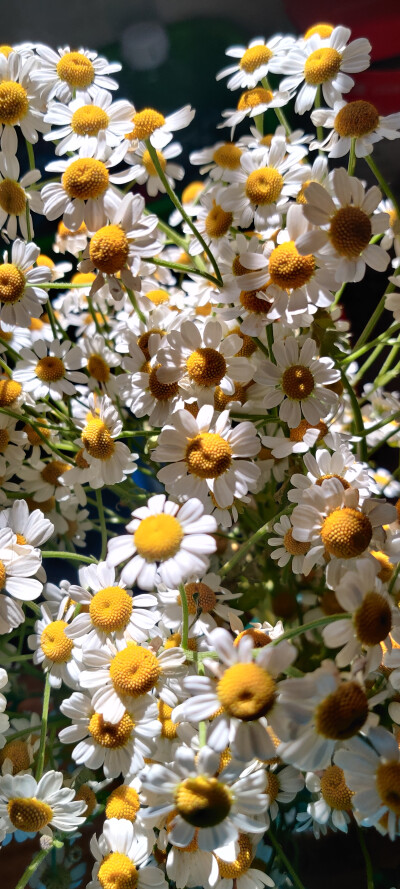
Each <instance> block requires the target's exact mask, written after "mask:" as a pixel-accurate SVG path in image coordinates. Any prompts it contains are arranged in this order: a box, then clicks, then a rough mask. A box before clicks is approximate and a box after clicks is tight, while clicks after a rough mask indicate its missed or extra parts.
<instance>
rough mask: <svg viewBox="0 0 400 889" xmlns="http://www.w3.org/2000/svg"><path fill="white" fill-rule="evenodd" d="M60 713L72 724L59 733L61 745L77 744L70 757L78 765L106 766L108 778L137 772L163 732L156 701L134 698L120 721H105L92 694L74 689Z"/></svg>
mask: <svg viewBox="0 0 400 889" xmlns="http://www.w3.org/2000/svg"><path fill="white" fill-rule="evenodd" d="M60 710H61V712H62V713H63V714H64V716H67V717H68V719H71V721H72V722H71V725H69V726H67V727H66V728H63V729H62V730H61V731H60V733H59V736H58V737H59V739H60V741H61V743H62V744H75V746H74V748H73V750H72V753H71V756H72V759H73V760H74V761H75V762H76V763H77V765H83V766H85V767H86V768H88V769H100V768H101V769H103V771H104V775H105V777H106V778H117V777H118V775H121V774H122V775H123V776H124V777H125V776H127V775H136V774H137V772H138V771H140V769H142V768H143V766H144V759H143V757H144V756H147V757H148V756H151V754H152V752H153V751H154V747H155V742H156V737H157V735H158V734H159V732H160V725H159V723H158V721H157V703H156V701H151V699H150V700H149V698H148V697H146V698H144V699H143V700H141V699H139V700H136V701H135V700H132V701H130V703H129V709H128V710H125V712H124V714H123V716H122V717H121V719H120V720H119V722H115V723H111V722H106V721H105V719H104V718H103V716H102V715H101V714H100V713H97V712H96V710H95V708H94V706H93V704H92V701H91V699H90V697H89V696H88V695H86V694H82V692H74V693H73V694H72V695H71V697H70V698H66V699H64V701H63V702H62V704H61V707H60Z"/></svg>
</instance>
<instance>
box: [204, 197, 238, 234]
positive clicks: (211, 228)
mask: <svg viewBox="0 0 400 889" xmlns="http://www.w3.org/2000/svg"><path fill="white" fill-rule="evenodd" d="M232 221H233V215H232V213H229V212H227V211H226V210H223V209H222V207H221V206H220V205H219V204H217V203H216V202H215V201H213V206H212V208H211V210H210V211H209V212H208V213H207V216H206V221H205V229H206V232H207V234H208V236H209V237H210V238H222V237H223V236H224V235H226V233H227V232H228V231H229V229H230V227H231V225H232Z"/></svg>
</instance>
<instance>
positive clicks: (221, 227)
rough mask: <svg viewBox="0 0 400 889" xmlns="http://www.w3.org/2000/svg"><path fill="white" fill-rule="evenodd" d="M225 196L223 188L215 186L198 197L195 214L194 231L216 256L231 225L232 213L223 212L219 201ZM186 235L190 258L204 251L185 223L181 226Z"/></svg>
mask: <svg viewBox="0 0 400 889" xmlns="http://www.w3.org/2000/svg"><path fill="white" fill-rule="evenodd" d="M224 194H225V186H220V185H216V186H215V188H213V189H212V190H210V191H208V192H207V194H205V195H204V196H201V197H200V201H199V205H198V211H197V213H196V218H195V224H196V229H197V231H198V232H200V234H201V235H202V237H203V239H204V241H205V242H206V244H208V245H209V246H210V247H212V248H213V250H214V251H216V253H217V255H218V250H219V248H220V246H221V244H222V243H223V240H224V239H225V238H227V237H228V236H229V233H230V228H231V226H232V224H233V213H231V212H230V211H227V210H224V209H223V207H222V205H221V200H222V199H223V196H224ZM182 229H183V231H184V232H185V234H186V235H189V236H191V241H190V245H189V254H190V256H197V255H198V254H199V253H201V252H202V250H203V249H204V248H203V247H202V245H201V243H200V241H199V239H198V238H197V237H193V233H192V231H191V229H190V228H189V226H188V224H187V223H186V222H185V223H184V224H183V226H182Z"/></svg>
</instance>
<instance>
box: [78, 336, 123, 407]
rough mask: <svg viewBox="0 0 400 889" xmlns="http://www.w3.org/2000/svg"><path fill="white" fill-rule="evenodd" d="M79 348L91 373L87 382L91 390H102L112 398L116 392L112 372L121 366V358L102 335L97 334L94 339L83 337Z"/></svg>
mask: <svg viewBox="0 0 400 889" xmlns="http://www.w3.org/2000/svg"><path fill="white" fill-rule="evenodd" d="M79 348H80V350H81V352H82V356H83V360H84V362H85V363H86V370H87V371H88V373H89V379H88V380H87V381H86V382H87V384H88V386H89V389H91V390H92V391H93V389H100V390H101V391H103V392H104V393H106V394H107V395H110V396H112V395H113V394H114V391H115V377H114V376H113V374H112V373H111V371H112V369H113V368H114V367H117V366H118V365H119V364H120V358H119V356H118V355H116V354H115V352H113V351H112V349H110V348H109V346H108V345H107V344H106V341H105V339H104V337H103V336H102V335H101V333H95V335H94V336H93V337H88V336H84V337H82V338H81V339H80V340H79Z"/></svg>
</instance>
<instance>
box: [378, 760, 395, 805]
mask: <svg viewBox="0 0 400 889" xmlns="http://www.w3.org/2000/svg"><path fill="white" fill-rule="evenodd" d="M375 783H376V789H377V791H378V793H379V796H380V798H381V800H382V802H383V804H384V805H385V806H387V807H388V809H391V810H392V812H395V814H396V815H400V763H399V762H395V761H392V762H386V763H381V764H380V765H379V766H378V768H377V770H376V778H375Z"/></svg>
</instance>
